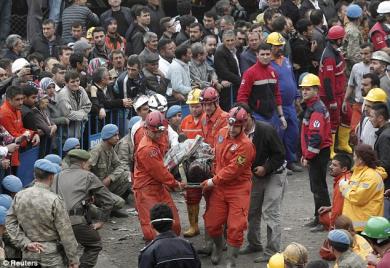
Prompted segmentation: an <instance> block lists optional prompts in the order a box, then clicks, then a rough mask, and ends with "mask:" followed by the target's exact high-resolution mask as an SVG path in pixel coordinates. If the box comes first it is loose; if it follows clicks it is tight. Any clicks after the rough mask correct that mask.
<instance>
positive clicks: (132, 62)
mask: <svg viewBox="0 0 390 268" xmlns="http://www.w3.org/2000/svg"><path fill="white" fill-rule="evenodd" d="M136 64H137V65H138V67H140V65H141V63H140V61H139V58H138V55H136V54H133V55H130V56H129V58H128V59H127V66H134V65H136Z"/></svg>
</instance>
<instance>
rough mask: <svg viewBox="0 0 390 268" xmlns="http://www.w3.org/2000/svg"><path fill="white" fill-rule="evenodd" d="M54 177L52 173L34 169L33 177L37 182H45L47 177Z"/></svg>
mask: <svg viewBox="0 0 390 268" xmlns="http://www.w3.org/2000/svg"><path fill="white" fill-rule="evenodd" d="M51 175H54V174H53V173H50V172H47V171H44V170H42V169H39V168H34V177H35V179H37V180H47V179H48V178H49V176H51Z"/></svg>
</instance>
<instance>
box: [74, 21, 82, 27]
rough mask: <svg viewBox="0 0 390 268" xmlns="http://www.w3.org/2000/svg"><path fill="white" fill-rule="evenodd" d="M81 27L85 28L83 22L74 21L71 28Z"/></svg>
mask: <svg viewBox="0 0 390 268" xmlns="http://www.w3.org/2000/svg"><path fill="white" fill-rule="evenodd" d="M79 27H81V28H83V25H82V24H81V22H79V21H75V22H73V23H72V27H71V28H79Z"/></svg>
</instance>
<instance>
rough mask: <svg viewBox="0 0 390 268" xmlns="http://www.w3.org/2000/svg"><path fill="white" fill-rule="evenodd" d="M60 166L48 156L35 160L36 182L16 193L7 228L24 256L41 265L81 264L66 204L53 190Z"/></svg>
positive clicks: (8, 216)
mask: <svg viewBox="0 0 390 268" xmlns="http://www.w3.org/2000/svg"><path fill="white" fill-rule="evenodd" d="M59 169H60V168H59V166H58V165H56V164H53V163H51V162H50V161H48V160H46V159H39V160H37V161H36V162H35V164H34V174H35V179H36V182H35V184H34V186H32V187H31V188H27V189H25V190H23V191H20V192H19V193H17V194H16V196H15V199H14V201H13V203H12V206H11V208H10V209H9V211H8V214H7V218H6V229H7V232H8V234H9V236H10V238H11V240H12V241H13V242H14V243H15V244H16V245H17V246H18V247H19V248H20V249H22V252H23V259H27V260H34V261H38V262H39V264H40V265H41V267H78V263H79V260H78V256H77V242H76V239H75V236H74V234H73V230H72V225H71V223H70V220H69V216H68V213H67V210H66V208H65V204H64V202H63V200H62V198H61V197H59V196H58V195H56V194H54V193H52V192H51V191H50V186H51V184H52V182H53V178H54V174H55V173H57V172H58V171H59ZM66 260H67V261H66Z"/></svg>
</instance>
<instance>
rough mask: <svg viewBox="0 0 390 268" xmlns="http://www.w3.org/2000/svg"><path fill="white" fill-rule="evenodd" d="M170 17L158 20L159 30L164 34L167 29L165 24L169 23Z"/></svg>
mask: <svg viewBox="0 0 390 268" xmlns="http://www.w3.org/2000/svg"><path fill="white" fill-rule="evenodd" d="M171 19H172V18H171V17H164V18H161V19H160V28H161V30H162V31H163V32H164V31H166V30H167V29H168V25H167V23H168V22H170V21H171Z"/></svg>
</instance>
